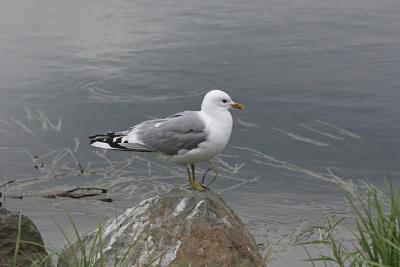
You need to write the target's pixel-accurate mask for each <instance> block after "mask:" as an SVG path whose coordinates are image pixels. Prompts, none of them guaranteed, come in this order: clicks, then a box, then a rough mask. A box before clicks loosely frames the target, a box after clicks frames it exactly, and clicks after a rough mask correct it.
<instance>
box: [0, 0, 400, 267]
mask: <svg viewBox="0 0 400 267" xmlns="http://www.w3.org/2000/svg"><path fill="white" fill-rule="evenodd" d="M399 12H400V4H399V3H398V1H397V0H382V1H372V0H351V1H345V0H339V1H327V0H323V1H320V0H300V1H299V0H297V1H286V0H284V1H283V0H267V1H225V0H222V1H191V0H190V1H185V2H181V1H123V0H120V1H85V2H80V1H49V0H39V1H25V2H24V3H22V2H15V1H14V2H13V1H3V2H2V3H1V4H0V58H1V61H0V81H1V82H0V90H1V98H0V119H1V120H0V135H1V139H0V166H1V170H2V176H1V177H2V178H1V180H0V181H1V182H3V181H6V180H11V179H32V178H33V179H36V178H39V180H33V181H30V182H27V183H16V184H13V185H10V186H9V188H8V189H7V193H8V194H9V195H18V194H28V195H31V197H27V198H25V199H24V200H14V199H7V203H6V206H7V207H8V208H10V209H14V210H23V211H24V212H25V213H26V214H28V215H30V216H31V217H32V218H33V219H34V221H35V222H36V223H37V225H38V227H39V228H40V230H42V232H43V235H44V238H45V240H46V242H47V243H48V244H50V245H52V246H55V247H57V248H60V247H62V244H61V241H62V239H63V237H62V234H61V233H60V231H59V230H58V229H57V226H56V225H55V224H54V222H53V220H56V221H58V223H59V224H60V225H61V226H62V227H65V228H66V229H69V228H70V226H69V223H68V221H67V219H66V215H65V211H66V210H67V211H68V212H70V213H71V214H72V216H73V217H74V220H76V222H77V223H78V225H79V227H80V228H81V229H82V231H87V230H89V229H92V228H93V227H94V226H96V225H97V224H98V223H99V222H103V221H104V220H106V219H107V218H112V217H114V216H115V215H116V214H118V213H119V212H120V211H122V210H123V209H124V208H126V207H129V206H132V205H134V204H136V203H137V202H139V201H140V200H143V199H145V198H147V197H151V196H155V195H159V194H162V193H163V192H165V191H167V190H169V189H171V188H172V187H174V186H177V185H179V184H183V183H184V182H185V171H184V170H183V169H182V168H180V167H179V166H177V165H174V164H172V163H169V162H164V161H160V160H157V159H155V158H153V157H152V156H151V155H150V156H149V155H137V154H129V153H121V152H107V153H105V154H104V153H103V151H101V150H96V149H93V148H90V147H88V144H87V136H89V135H91V134H94V133H102V132H105V131H109V130H124V129H126V128H127V127H129V126H131V125H134V124H136V123H139V122H141V121H143V120H145V119H149V118H155V117H164V116H168V115H170V114H173V113H175V112H179V111H182V110H192V109H198V108H199V107H200V103H201V100H202V96H203V94H204V93H205V92H207V91H208V90H210V89H222V90H225V91H227V92H228V93H229V94H230V95H231V96H232V98H233V99H234V100H236V101H238V102H241V103H244V104H245V105H246V109H245V110H244V111H233V113H234V114H233V116H234V118H235V128H234V132H233V135H232V140H231V142H230V144H229V147H228V148H227V149H226V151H224V154H223V155H221V156H220V157H219V158H218V159H217V162H218V165H219V166H220V169H221V175H220V177H219V178H218V180H217V182H216V183H214V184H213V186H212V188H213V189H214V190H217V191H218V192H220V193H221V194H222V196H223V197H224V198H225V199H226V201H227V202H228V203H229V204H230V205H231V206H232V207H233V208H234V209H235V210H236V211H237V212H238V213H239V214H240V216H241V217H242V218H243V221H244V222H245V223H246V224H247V226H248V228H249V229H250V230H251V231H252V233H253V234H254V235H255V236H256V238H257V242H258V243H259V244H260V250H263V249H264V248H265V245H267V244H268V240H269V241H270V240H278V239H281V240H283V241H282V243H283V245H282V246H283V247H285V252H282V253H281V255H282V257H281V258H279V259H277V260H276V261H275V262H274V265H273V266H300V264H301V263H299V259H304V258H305V254H304V253H303V252H302V251H300V252H299V250H298V249H296V248H295V247H294V245H295V244H296V243H297V241H298V240H300V239H301V238H302V237H303V236H306V233H308V229H310V226H312V225H316V224H320V223H323V222H324V221H325V219H326V216H328V215H331V214H339V215H347V213H348V209H347V208H346V207H345V206H344V203H343V196H342V194H341V192H340V190H339V189H338V187H337V185H335V184H334V183H332V182H331V181H332V176H331V174H330V173H329V171H330V172H331V173H334V174H337V175H339V176H341V177H344V178H345V179H355V180H358V179H361V178H362V179H366V180H368V181H370V182H372V183H375V184H377V185H382V184H383V179H384V177H385V176H386V175H387V174H388V173H390V174H391V175H392V176H393V179H394V182H395V183H397V184H398V183H399V178H398V177H399V174H400V167H399V156H400V146H399V145H400V141H399V138H398V137H399V136H400V123H399V117H400V105H399V101H400V78H399V77H400V57H399V55H400V28H399V27H398V25H400V18H399V16H398V14H399ZM35 166H36V167H35ZM79 166H81V167H79ZM199 167H200V169H201V170H205V169H206V168H207V166H206V165H202V166H199ZM81 169H82V170H83V173H81ZM76 186H98V187H104V188H108V189H109V190H110V192H109V196H111V197H112V198H113V199H115V201H114V202H112V203H104V202H101V201H97V200H70V199H57V200H54V199H43V198H40V197H32V196H33V195H35V194H36V195H37V194H39V193H43V192H48V191H51V190H64V189H67V188H73V187H76ZM282 237H284V238H283V239H282ZM305 266H307V265H306V264H305Z"/></svg>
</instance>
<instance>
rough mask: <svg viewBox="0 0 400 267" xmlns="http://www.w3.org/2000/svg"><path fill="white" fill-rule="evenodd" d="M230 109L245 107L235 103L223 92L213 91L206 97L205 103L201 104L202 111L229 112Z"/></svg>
mask: <svg viewBox="0 0 400 267" xmlns="http://www.w3.org/2000/svg"><path fill="white" fill-rule="evenodd" d="M230 108H237V109H243V108H244V106H243V105H242V104H239V103H236V102H234V101H233V100H232V99H231V97H230V96H229V95H228V94H227V93H225V92H224V91H221V90H212V91H210V92H208V93H207V94H206V95H205V96H204V98H203V103H202V104H201V110H202V111H207V110H209V111H213V110H222V111H227V110H229V109H230Z"/></svg>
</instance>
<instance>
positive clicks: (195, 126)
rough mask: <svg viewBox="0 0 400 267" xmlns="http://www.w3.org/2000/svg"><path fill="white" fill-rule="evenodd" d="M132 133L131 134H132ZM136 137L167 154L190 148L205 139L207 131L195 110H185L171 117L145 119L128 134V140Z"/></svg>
mask: <svg viewBox="0 0 400 267" xmlns="http://www.w3.org/2000/svg"><path fill="white" fill-rule="evenodd" d="M132 135H133V136H132ZM129 136H131V137H133V138H137V139H138V140H140V141H141V142H142V143H143V144H144V145H145V146H146V147H149V148H151V149H152V150H154V151H159V152H162V153H164V154H167V155H175V154H177V153H178V151H181V150H191V149H194V148H196V147H197V146H198V145H199V144H200V143H202V142H204V141H206V139H207V132H206V131H205V124H204V122H203V120H201V119H200V117H199V116H198V115H197V112H195V111H185V112H181V113H177V114H175V115H172V116H171V117H168V118H165V119H160V120H150V121H145V122H143V123H141V124H139V125H137V126H136V127H135V128H133V129H132V131H131V132H130V133H129V134H128V140H129V139H131V138H129Z"/></svg>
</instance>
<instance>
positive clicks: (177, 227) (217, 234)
mask: <svg viewBox="0 0 400 267" xmlns="http://www.w3.org/2000/svg"><path fill="white" fill-rule="evenodd" d="M103 229H104V230H103V231H102V233H101V234H99V232H98V230H96V231H94V232H92V233H90V234H89V235H88V236H86V237H84V239H83V240H84V241H83V242H85V244H86V246H85V247H86V250H87V255H89V251H88V250H90V249H92V247H93V244H96V243H102V244H103V245H102V247H103V248H104V249H103V256H100V254H99V253H97V256H95V257H92V258H94V263H95V265H100V262H101V261H103V262H104V266H114V265H115V262H121V261H124V266H193V267H195V266H208V267H212V266H219V267H220V266H239V267H242V266H251V267H254V266H264V263H263V261H262V258H261V256H260V254H259V252H258V251H257V248H256V244H255V240H254V238H253V237H252V236H251V234H250V233H249V232H248V231H246V229H245V227H244V225H243V223H242V222H241V220H240V219H239V217H238V216H237V215H236V214H235V213H234V212H233V210H232V209H231V208H229V207H228V206H227V205H226V203H225V202H224V200H223V199H222V198H221V197H220V196H219V195H217V194H216V193H214V192H213V191H211V190H207V191H206V192H198V191H193V190H191V189H186V188H182V189H173V190H172V191H170V192H169V193H167V194H166V195H163V196H161V197H159V198H152V199H148V200H145V201H143V202H141V203H140V204H139V205H138V206H136V207H134V208H130V209H128V210H126V211H125V212H124V213H123V214H122V215H120V216H119V217H118V218H116V219H114V220H112V221H109V222H108V223H106V225H105V226H104V228H103ZM99 236H102V241H101V242H98V240H99ZM81 248H82V242H81V243H75V244H74V245H72V246H71V247H69V248H67V249H66V250H65V251H64V252H63V255H62V256H61V257H60V260H59V263H58V266H69V265H71V263H72V264H73V263H74V261H75V259H76V258H78V259H79V258H82V255H81ZM74 254H75V255H74ZM100 258H102V259H100Z"/></svg>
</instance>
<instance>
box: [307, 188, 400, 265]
mask: <svg viewBox="0 0 400 267" xmlns="http://www.w3.org/2000/svg"><path fill="white" fill-rule="evenodd" d="M344 194H345V198H346V200H347V202H348V203H349V205H350V206H351V209H352V212H353V215H354V218H355V226H354V228H353V229H350V232H351V233H352V234H353V239H354V241H353V242H350V241H348V240H347V241H346V240H343V239H342V238H339V237H338V236H339V234H340V230H338V226H339V225H340V224H341V223H342V221H343V220H344V219H340V220H337V219H329V221H328V227H327V228H325V231H324V235H325V236H324V238H323V239H320V240H316V241H312V242H307V243H304V245H305V248H306V253H307V254H308V257H309V261H310V262H311V264H312V265H313V266H316V265H315V264H316V263H322V264H323V265H324V266H340V267H347V266H349V267H363V266H380V267H400V188H397V189H394V188H393V185H392V183H391V182H390V181H389V182H387V183H386V193H384V192H381V191H380V190H379V189H377V188H376V187H375V186H373V185H371V184H367V183H364V186H362V187H359V188H358V189H356V190H348V189H344ZM310 244H313V245H318V246H322V247H324V248H329V250H330V254H329V255H325V254H324V255H320V256H319V257H316V258H315V257H312V256H311V255H310V252H309V250H308V249H307V246H308V245H310ZM306 245H307V246H306ZM314 248H315V247H314Z"/></svg>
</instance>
